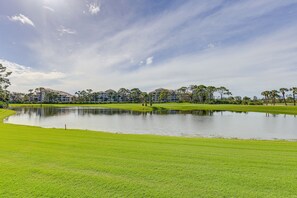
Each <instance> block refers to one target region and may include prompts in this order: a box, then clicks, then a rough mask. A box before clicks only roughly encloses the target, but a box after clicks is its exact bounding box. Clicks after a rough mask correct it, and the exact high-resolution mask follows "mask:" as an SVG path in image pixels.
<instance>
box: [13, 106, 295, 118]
mask: <svg viewBox="0 0 297 198" xmlns="http://www.w3.org/2000/svg"><path fill="white" fill-rule="evenodd" d="M22 106H29V107H40V106H41V105H40V104H33V105H32V104H12V105H11V107H22ZM43 106H44V107H49V106H55V107H67V106H86V107H87V106H88V107H106V108H116V109H126V110H133V111H152V110H181V111H192V110H221V111H243V112H262V113H273V114H291V115H297V106H284V105H277V106H271V105H269V106H266V105H257V106H254V105H207V104H192V103H162V104H153V106H152V107H150V106H147V107H146V106H142V105H141V104H43Z"/></svg>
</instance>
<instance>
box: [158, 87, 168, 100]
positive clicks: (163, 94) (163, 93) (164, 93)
mask: <svg viewBox="0 0 297 198" xmlns="http://www.w3.org/2000/svg"><path fill="white" fill-rule="evenodd" d="M168 96H169V90H168V89H163V90H162V91H161V93H160V95H159V101H161V102H167V100H168Z"/></svg>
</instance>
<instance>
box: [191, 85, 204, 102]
mask: <svg viewBox="0 0 297 198" xmlns="http://www.w3.org/2000/svg"><path fill="white" fill-rule="evenodd" d="M206 98H207V90H206V86H205V85H199V86H195V88H194V89H193V96H192V100H193V101H194V102H201V103H204V102H205V101H206Z"/></svg>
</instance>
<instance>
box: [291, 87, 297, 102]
mask: <svg viewBox="0 0 297 198" xmlns="http://www.w3.org/2000/svg"><path fill="white" fill-rule="evenodd" d="M290 91H292V92H293V100H294V106H296V94H297V87H292V88H291V89H290Z"/></svg>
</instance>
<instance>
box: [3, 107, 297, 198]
mask: <svg viewBox="0 0 297 198" xmlns="http://www.w3.org/2000/svg"><path fill="white" fill-rule="evenodd" d="M12 113H13V112H12V111H9V110H0V120H2V119H3V118H4V117H6V116H8V115H10V114H12ZM0 175H1V176H0V197H26V198H28V197H269V198H271V197H277V198H279V197H297V142H288V141H255V140H231V139H207V138H181V137H162V136H149V135H122V134H111V133H101V132H90V131H80V130H67V131H65V130H61V129H43V128H38V127H29V126H17V125H8V124H3V123H0Z"/></svg>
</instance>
